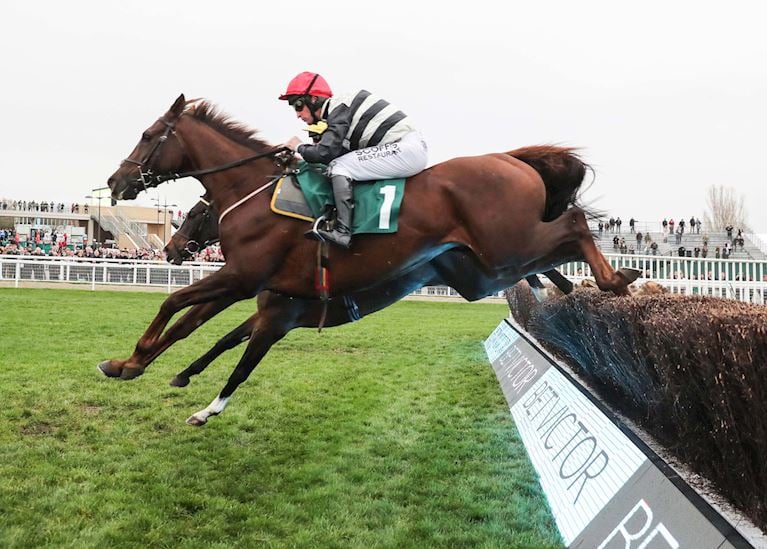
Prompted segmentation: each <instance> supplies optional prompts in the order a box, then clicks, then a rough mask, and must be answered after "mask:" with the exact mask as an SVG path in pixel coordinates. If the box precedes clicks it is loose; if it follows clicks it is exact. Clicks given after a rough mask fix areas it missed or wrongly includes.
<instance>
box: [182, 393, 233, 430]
mask: <svg viewBox="0 0 767 549" xmlns="http://www.w3.org/2000/svg"><path fill="white" fill-rule="evenodd" d="M230 398H232V397H226V398H221V397H216V398H214V399H213V402H211V403H210V404H208V407H207V408H205V409H203V410H200V411H199V412H197V413H195V414H192V416H191V417H190V418H189V419H187V420H186V422H187V423H189V424H190V425H205V424H206V423H207V422H208V418H209V417H210V416H217V415H218V414H220V413H221V412H223V411H224V408H226V403H227V402H229V399H230Z"/></svg>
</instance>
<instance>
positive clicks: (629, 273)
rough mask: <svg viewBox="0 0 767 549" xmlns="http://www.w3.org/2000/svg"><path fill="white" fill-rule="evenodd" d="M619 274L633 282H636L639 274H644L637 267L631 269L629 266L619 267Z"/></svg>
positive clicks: (628, 281) (627, 280)
mask: <svg viewBox="0 0 767 549" xmlns="http://www.w3.org/2000/svg"><path fill="white" fill-rule="evenodd" d="M618 274H620V275H621V276H622V277H623V278H625V279H626V282H627V283H629V284H631V283H632V282H634V281H635V280H636V279H637V278H639V276H640V275H641V274H642V271H638V270H636V269H630V268H628V267H621V268H620V269H618Z"/></svg>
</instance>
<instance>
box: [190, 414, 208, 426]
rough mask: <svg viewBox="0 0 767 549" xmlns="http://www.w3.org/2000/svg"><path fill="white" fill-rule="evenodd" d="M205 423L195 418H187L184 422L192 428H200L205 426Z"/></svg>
mask: <svg viewBox="0 0 767 549" xmlns="http://www.w3.org/2000/svg"><path fill="white" fill-rule="evenodd" d="M206 423H207V421H205V420H203V419H200V418H198V417H197V416H194V415H192V416H189V418H188V419H187V420H186V424H187V425H191V426H192V427H202V426H203V425H205V424H206Z"/></svg>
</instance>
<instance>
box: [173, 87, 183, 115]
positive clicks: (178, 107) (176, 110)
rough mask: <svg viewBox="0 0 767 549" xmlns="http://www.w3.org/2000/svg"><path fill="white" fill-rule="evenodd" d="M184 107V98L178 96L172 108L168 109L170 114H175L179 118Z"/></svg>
mask: <svg viewBox="0 0 767 549" xmlns="http://www.w3.org/2000/svg"><path fill="white" fill-rule="evenodd" d="M185 106H186V98H185V97H184V94H183V93H182V94H181V95H179V96H178V99H176V102H175V103H173V106H172V107H171V108H170V112H172V113H173V114H175V115H176V116H180V115H181V113H182V112H184V107H185Z"/></svg>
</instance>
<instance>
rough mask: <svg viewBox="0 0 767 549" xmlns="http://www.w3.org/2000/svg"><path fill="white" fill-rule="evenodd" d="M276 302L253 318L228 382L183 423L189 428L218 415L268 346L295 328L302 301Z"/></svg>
mask: <svg viewBox="0 0 767 549" xmlns="http://www.w3.org/2000/svg"><path fill="white" fill-rule="evenodd" d="M279 303H280V304H279V305H276V304H275V305H273V306H269V307H267V308H266V309H265V310H263V309H262V310H261V311H259V314H258V315H255V316H256V317H257V318H256V323H255V326H254V328H253V333H252V335H251V337H250V341H249V342H248V346H247V348H246V349H245V353H244V354H243V355H242V358H240V361H239V362H238V363H237V366H236V367H235V369H234V371H233V372H232V374H231V375H230V376H229V380H228V381H227V383H226V385H225V386H224V388H223V389H222V390H221V392H220V393H219V395H218V396H217V397H216V398H215V399H214V400H213V402H211V403H210V404H209V405H208V406H207V407H206V408H204V409H202V410H200V411H199V412H196V413H195V414H193V415H192V416H190V417H189V419H187V420H186V422H187V423H188V424H189V425H194V426H197V427H199V426H201V425H205V423H207V421H208V418H209V417H211V416H215V415H218V414H220V413H221V412H222V411H223V410H224V408H225V407H226V404H227V402H229V399H230V398H231V396H232V394H233V393H234V391H235V390H236V389H237V387H239V386H240V384H241V383H243V382H244V381H245V380H246V379H248V376H249V375H250V374H251V372H252V371H253V370H254V369H255V367H256V366H258V364H259V362H261V360H262V359H263V358H264V356H266V353H268V352H269V349H271V348H272V345H274V344H275V343H277V342H278V341H279V340H281V339H282V338H283V337H285V335H286V334H287V333H288V332H289V331H290V330H292V329H293V328H295V327H296V326H298V325H299V318H300V315H301V314H302V313H303V312H304V310H305V307H306V302H303V301H300V300H295V301H294V302H290V301H289V300H287V299H286V300H285V301H280V302H279Z"/></svg>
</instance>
